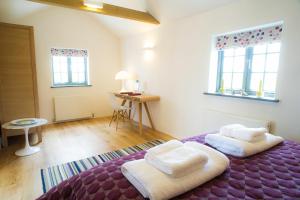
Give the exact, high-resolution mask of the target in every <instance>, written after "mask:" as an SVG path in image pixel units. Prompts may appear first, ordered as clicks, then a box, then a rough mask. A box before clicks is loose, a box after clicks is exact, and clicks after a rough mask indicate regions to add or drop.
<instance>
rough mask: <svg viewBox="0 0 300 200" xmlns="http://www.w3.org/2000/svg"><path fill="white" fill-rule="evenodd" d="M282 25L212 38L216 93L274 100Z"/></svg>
mask: <svg viewBox="0 0 300 200" xmlns="http://www.w3.org/2000/svg"><path fill="white" fill-rule="evenodd" d="M281 32H282V25H276V26H271V27H267V28H262V29H256V30H251V31H247V32H240V33H235V34H230V35H223V36H219V37H217V39H216V49H217V54H218V55H217V60H218V61H217V70H216V74H217V75H216V76H217V78H216V89H215V90H216V91H215V92H221V93H225V94H231V95H236V94H241V95H245V96H247V95H251V96H259V97H266V98H275V95H276V80H277V72H278V66H279V57H280V46H281V42H280V36H281Z"/></svg>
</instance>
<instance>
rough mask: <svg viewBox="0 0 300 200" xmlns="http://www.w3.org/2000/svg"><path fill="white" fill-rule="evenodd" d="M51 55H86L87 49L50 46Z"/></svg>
mask: <svg viewBox="0 0 300 200" xmlns="http://www.w3.org/2000/svg"><path fill="white" fill-rule="evenodd" d="M51 55H52V56H72V57H87V56H88V52H87V50H79V49H57V48H51Z"/></svg>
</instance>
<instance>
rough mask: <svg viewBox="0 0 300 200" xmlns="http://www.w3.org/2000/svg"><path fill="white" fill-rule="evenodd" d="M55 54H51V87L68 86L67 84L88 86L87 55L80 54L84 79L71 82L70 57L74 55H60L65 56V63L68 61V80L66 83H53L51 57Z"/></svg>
mask: <svg viewBox="0 0 300 200" xmlns="http://www.w3.org/2000/svg"><path fill="white" fill-rule="evenodd" d="M54 56H55V55H51V67H52V87H68V86H71V87H76V86H79V87H82V86H89V76H88V72H89V70H88V56H80V57H83V58H84V78H85V81H84V82H82V83H76V82H73V81H72V69H71V68H72V64H71V63H72V62H71V58H72V57H74V56H62V57H67V63H68V72H67V73H68V74H67V75H68V82H66V83H55V81H54V66H53V65H54V62H53V57H54Z"/></svg>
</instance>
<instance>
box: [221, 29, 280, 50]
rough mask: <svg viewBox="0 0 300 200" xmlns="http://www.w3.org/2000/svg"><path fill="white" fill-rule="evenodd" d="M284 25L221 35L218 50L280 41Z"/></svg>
mask: <svg viewBox="0 0 300 200" xmlns="http://www.w3.org/2000/svg"><path fill="white" fill-rule="evenodd" d="M281 33H282V24H279V25H273V26H269V27H264V28H259V29H254V30H250V31H244V32H238V33H233V34H228V35H220V36H218V37H217V38H216V49H217V50H222V49H226V48H233V47H247V46H253V45H256V44H261V43H272V42H274V41H280V39H281Z"/></svg>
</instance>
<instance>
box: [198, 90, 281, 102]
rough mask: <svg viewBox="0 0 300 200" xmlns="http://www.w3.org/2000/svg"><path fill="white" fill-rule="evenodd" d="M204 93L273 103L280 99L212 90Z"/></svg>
mask: <svg viewBox="0 0 300 200" xmlns="http://www.w3.org/2000/svg"><path fill="white" fill-rule="evenodd" d="M203 94H204V95H212V96H221V97H231V98H238V99H249V100H256V101H266V102H272V103H278V102H279V99H274V98H268V97H257V96H250V95H249V96H242V95H231V94H221V93H212V92H204V93H203Z"/></svg>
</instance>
